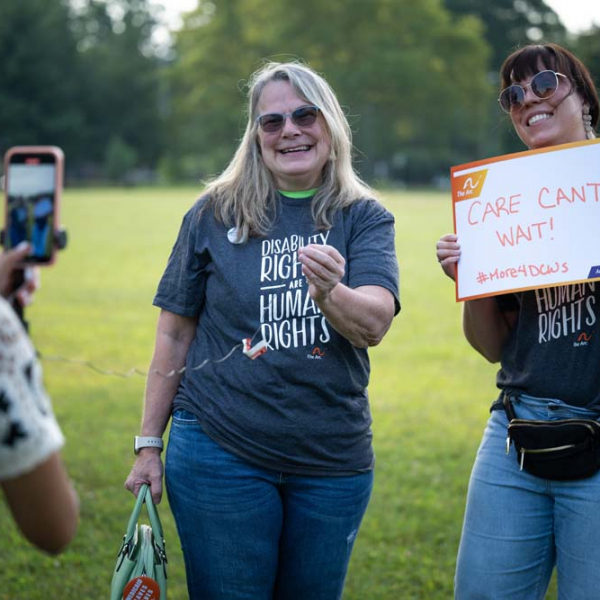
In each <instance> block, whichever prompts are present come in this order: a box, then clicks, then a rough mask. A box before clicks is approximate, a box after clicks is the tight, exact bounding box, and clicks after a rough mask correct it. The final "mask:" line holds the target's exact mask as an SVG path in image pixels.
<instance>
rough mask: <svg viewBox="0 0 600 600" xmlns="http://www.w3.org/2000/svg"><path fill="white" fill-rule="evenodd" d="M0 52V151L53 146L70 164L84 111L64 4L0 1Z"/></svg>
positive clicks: (81, 130)
mask: <svg viewBox="0 0 600 600" xmlns="http://www.w3.org/2000/svg"><path fill="white" fill-rule="evenodd" d="M0 56H1V57H2V60H1V61H0V107H2V110H0V151H1V152H4V151H5V150H6V149H7V148H8V147H9V146H13V145H16V144H56V145H59V146H61V147H62V148H63V149H64V151H65V153H66V155H67V161H68V163H67V164H69V162H70V161H71V160H72V157H76V156H77V153H78V151H79V149H80V144H81V140H82V134H83V131H84V128H85V115H84V111H83V110H82V107H81V104H80V103H79V101H78V100H79V99H80V98H81V92H80V87H79V83H78V78H79V76H80V74H81V72H80V69H79V61H78V55H77V51H76V46H75V41H74V39H73V35H72V33H71V31H70V29H69V12H68V7H67V6H66V4H65V3H64V2H60V1H58V0H57V1H54V2H47V1H46V0H27V1H26V2H24V1H23V0H2V2H0ZM73 160H76V159H75V158H73Z"/></svg>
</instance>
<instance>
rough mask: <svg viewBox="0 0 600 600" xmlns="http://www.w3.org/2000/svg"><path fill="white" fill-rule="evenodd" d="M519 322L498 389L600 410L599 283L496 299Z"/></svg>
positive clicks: (505, 360) (533, 291)
mask: <svg viewBox="0 0 600 600" xmlns="http://www.w3.org/2000/svg"><path fill="white" fill-rule="evenodd" d="M497 301H498V303H499V306H500V308H501V309H502V310H516V311H518V313H519V316H518V320H517V323H516V325H515V327H514V329H513V331H512V334H511V336H510V338H509V341H508V343H507V345H506V347H505V348H504V351H503V355H502V368H501V369H500V371H499V372H498V378H497V382H498V387H499V388H501V389H503V390H509V391H511V390H512V391H517V392H522V393H525V394H528V395H531V396H536V397H540V398H558V399H560V400H563V401H564V402H567V403H568V404H572V405H575V406H585V407H588V408H592V407H593V408H600V331H599V329H598V320H599V316H600V282H597V281H596V282H588V283H579V284H572V285H563V286H557V287H552V288H543V289H539V290H532V291H526V292H519V293H517V294H507V295H505V296H499V297H498V299H497Z"/></svg>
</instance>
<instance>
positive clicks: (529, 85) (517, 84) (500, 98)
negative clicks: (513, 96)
mask: <svg viewBox="0 0 600 600" xmlns="http://www.w3.org/2000/svg"><path fill="white" fill-rule="evenodd" d="M542 73H553V74H554V76H555V77H556V89H555V90H554V91H553V92H552V94H551V95H550V96H546V97H545V98H542V97H541V96H538V95H537V94H536V93H535V92H534V91H533V90H531V92H532V93H533V95H534V96H535V97H536V98H538V99H539V100H548V98H552V97H553V96H554V94H556V92H557V91H558V86H559V83H560V81H559V79H558V78H559V77H564V78H565V79H568V77H567V76H566V75H564V74H563V73H559V72H558V71H553V70H552V69H544V70H543V71H538V72H537V73H536V74H535V75H533V77H532V78H531V79H530V80H529V83H526V84H525V85H521V84H520V83H511V84H510V85H509V86H507V87H505V88H504V89H503V90H502V91H501V92H500V95H499V96H498V104H500V108H501V109H502V111H503V112H505V113H506V114H507V115H510V114H511V112H512V110H513V109H512V108H511V110H506V109H505V108H504V106H502V95H503V94H504V92H506V90H509V89H510V88H512V87H519V88H521V89H522V90H523V99H525V95H526V94H527V88H529V87H531V82H532V81H533V80H534V79H535V78H536V77H537V76H538V75H540V74H542ZM522 106H523V104H521V106H520V107H519V108H522Z"/></svg>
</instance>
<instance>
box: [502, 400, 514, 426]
mask: <svg viewBox="0 0 600 600" xmlns="http://www.w3.org/2000/svg"><path fill="white" fill-rule="evenodd" d="M502 405H503V406H504V412H506V416H507V417H508V421H509V422H510V421H512V420H513V419H516V418H517V417H516V415H515V411H514V409H513V405H512V402H511V401H510V396H509V395H508V394H503V396H502Z"/></svg>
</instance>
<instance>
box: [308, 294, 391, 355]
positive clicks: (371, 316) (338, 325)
mask: <svg viewBox="0 0 600 600" xmlns="http://www.w3.org/2000/svg"><path fill="white" fill-rule="evenodd" d="M316 302H317V305H318V306H319V308H320V309H321V312H322V313H323V315H324V316H325V318H326V319H327V321H328V322H329V323H330V324H331V326H332V327H333V328H334V329H335V330H336V331H337V332H338V333H340V334H341V335H343V336H344V337H345V338H346V339H348V340H349V341H350V343H351V344H352V345H354V346H356V347H357V348H367V347H369V346H376V345H377V344H379V342H381V340H382V339H383V336H384V335H385V334H386V332H387V331H388V329H389V328H390V325H391V324H392V320H393V318H394V297H393V295H392V293H391V292H390V291H388V290H386V289H385V288H382V287H379V286H362V287H358V288H355V289H352V288H349V287H347V286H345V285H343V284H342V283H338V284H337V285H336V286H335V287H334V288H333V289H332V290H331V292H330V293H329V294H327V295H326V296H325V297H324V298H323V299H320V300H317V301H316Z"/></svg>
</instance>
